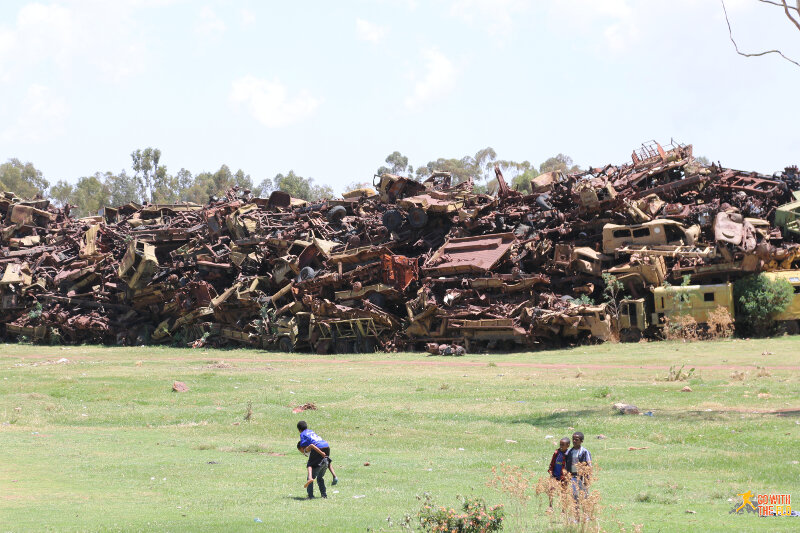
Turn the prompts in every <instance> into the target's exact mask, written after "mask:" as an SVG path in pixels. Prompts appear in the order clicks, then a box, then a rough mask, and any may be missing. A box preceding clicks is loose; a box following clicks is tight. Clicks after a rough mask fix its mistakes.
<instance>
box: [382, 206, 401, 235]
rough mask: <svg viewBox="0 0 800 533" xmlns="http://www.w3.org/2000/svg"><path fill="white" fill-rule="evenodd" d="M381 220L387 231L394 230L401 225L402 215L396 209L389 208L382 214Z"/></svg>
mask: <svg viewBox="0 0 800 533" xmlns="http://www.w3.org/2000/svg"><path fill="white" fill-rule="evenodd" d="M382 221H383V225H384V226H386V228H387V229H388V230H389V231H394V230H396V229H397V228H399V227H400V226H402V225H403V215H401V214H400V211H398V210H397V209H389V210H388V211H386V212H385V213H384V214H383V218H382Z"/></svg>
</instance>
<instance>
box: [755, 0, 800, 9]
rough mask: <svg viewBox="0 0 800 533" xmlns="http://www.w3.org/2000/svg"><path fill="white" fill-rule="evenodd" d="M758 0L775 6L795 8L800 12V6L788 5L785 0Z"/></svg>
mask: <svg viewBox="0 0 800 533" xmlns="http://www.w3.org/2000/svg"><path fill="white" fill-rule="evenodd" d="M758 1H759V2H761V3H764V4H772V5H773V6H778V7H782V8H788V9H794V10H795V11H798V12H800V9H798V8H796V7H794V6H787V5H786V2H785V1H784V0H781V1H780V2H773V0H758ZM798 3H800V2H798Z"/></svg>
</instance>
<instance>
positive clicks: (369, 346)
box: [362, 337, 376, 353]
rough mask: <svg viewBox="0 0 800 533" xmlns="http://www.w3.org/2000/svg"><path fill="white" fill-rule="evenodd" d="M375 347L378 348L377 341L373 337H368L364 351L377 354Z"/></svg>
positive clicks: (364, 344)
mask: <svg viewBox="0 0 800 533" xmlns="http://www.w3.org/2000/svg"><path fill="white" fill-rule="evenodd" d="M375 347H376V343H375V339H373V338H372V337H367V338H366V339H364V343H363V350H362V351H363V352H364V353H375Z"/></svg>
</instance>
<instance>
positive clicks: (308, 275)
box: [297, 267, 317, 281]
mask: <svg viewBox="0 0 800 533" xmlns="http://www.w3.org/2000/svg"><path fill="white" fill-rule="evenodd" d="M316 275H317V272H316V271H315V270H314V269H313V268H311V267H303V268H301V269H300V274H298V276H297V277H298V278H299V279H300V281H303V280H306V279H312V278H313V277H314V276H316Z"/></svg>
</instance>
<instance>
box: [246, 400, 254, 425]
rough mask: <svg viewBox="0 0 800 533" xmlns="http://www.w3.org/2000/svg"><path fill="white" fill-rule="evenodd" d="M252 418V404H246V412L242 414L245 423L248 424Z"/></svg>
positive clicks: (250, 402)
mask: <svg viewBox="0 0 800 533" xmlns="http://www.w3.org/2000/svg"><path fill="white" fill-rule="evenodd" d="M252 418H253V402H252V401H248V402H247V410H246V411H245V413H244V420H245V422H250V419H252Z"/></svg>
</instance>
